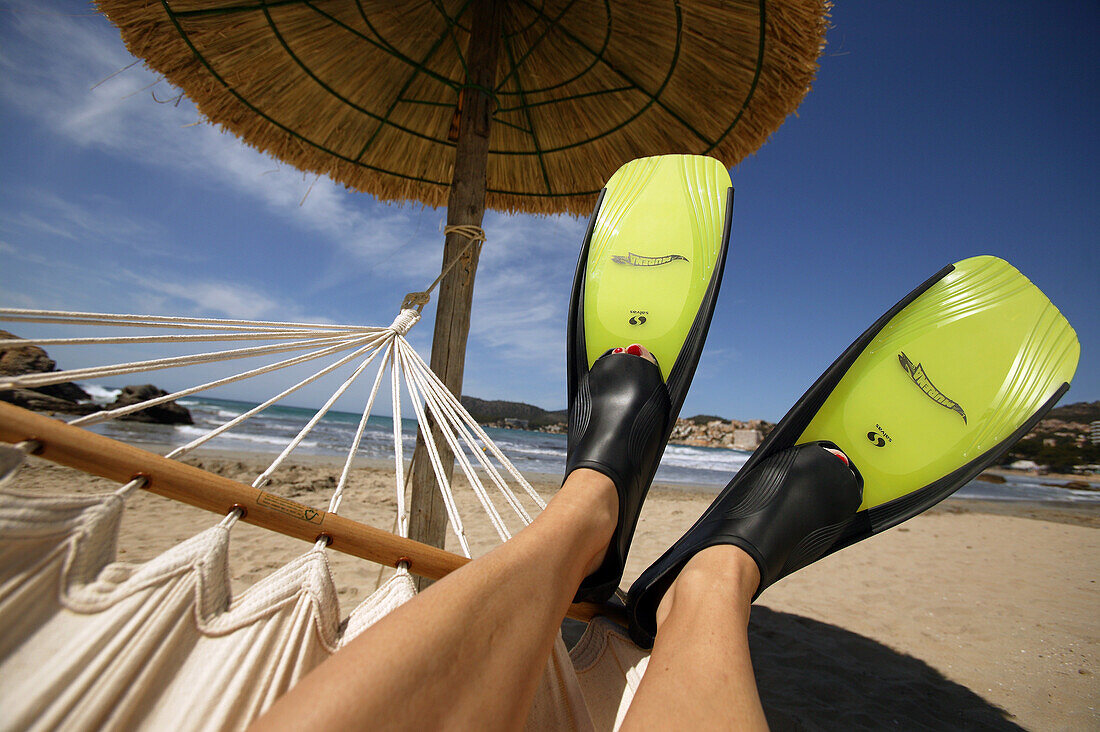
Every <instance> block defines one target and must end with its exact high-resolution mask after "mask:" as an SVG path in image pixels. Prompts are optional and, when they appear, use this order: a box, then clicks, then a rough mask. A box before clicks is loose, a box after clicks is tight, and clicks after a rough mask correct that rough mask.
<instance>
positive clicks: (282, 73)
mask: <svg viewBox="0 0 1100 732" xmlns="http://www.w3.org/2000/svg"><path fill="white" fill-rule="evenodd" d="M97 2H98V5H99V8H100V9H101V10H102V12H104V13H105V14H106V15H107V16H108V17H109V18H110V19H111V21H112V22H114V23H115V24H116V25H117V26H118V27H119V28H120V29H121V31H122V37H123V40H124V41H125V43H126V46H127V47H128V48H129V49H130V51H131V52H132V53H133V54H134V55H136V56H138V57H140V58H143V59H145V60H146V62H147V63H148V65H149V66H150V67H152V68H153V69H154V70H156V71H157V72H159V73H161V74H163V75H164V76H165V77H166V78H167V79H168V80H169V81H170V82H171V83H173V84H175V85H176V86H178V87H180V88H181V89H182V90H183V91H184V92H185V93H186V94H187V96H188V97H190V98H191V99H192V100H194V101H195V102H196V103H197V105H198V107H199V110H200V111H201V112H202V114H204V115H205V116H206V117H207V118H209V119H210V120H211V121H213V122H214V123H216V124H219V125H221V126H223V127H224V128H225V129H228V130H230V131H231V132H233V133H234V134H236V135H238V136H239V137H241V138H242V139H243V140H245V141H246V142H247V143H248V144H250V145H252V146H253V147H256V148H258V149H259V150H262V151H264V152H267V153H270V154H271V155H274V156H275V157H277V158H279V159H281V160H283V161H286V162H287V163H290V164H292V165H294V166H296V167H298V168H301V169H302V170H306V171H311V172H316V173H321V174H325V175H328V176H331V177H332V178H334V179H335V180H337V181H340V182H341V183H344V184H345V185H347V186H348V187H350V188H353V189H357V190H361V191H365V192H367V193H370V194H372V195H374V196H377V197H378V198H380V199H383V200H414V201H421V202H424V203H426V204H428V205H431V206H438V205H442V204H444V203H445V202H446V200H447V192H448V188H449V186H450V183H451V170H452V165H453V161H454V150H455V144H454V142H452V141H451V140H449V139H448V135H449V132H450V131H451V129H452V124H453V123H454V121H455V110H456V104H457V103H458V102H459V99H460V92H461V89H462V86H463V83H464V81H465V72H464V61H465V58H466V51H467V49H466V45H467V39H468V37H469V33H468V28H469V17H468V16H469V15H470V13H469V6H470V3H469V2H468V0H419V1H411V0H410V1H408V2H394V1H393V0H376V1H372V0H164V1H163V2H162V1H161V0H155V1H154V0H97ZM827 6H828V4H827V3H826V2H823V1H822V0H773V1H770V2H766V1H765V0H741V1H738V2H731V1H728V0H727V1H723V0H680V2H676V1H675V0H630V1H626V0H624V1H620V2H615V1H614V0H612V1H611V2H603V1H602V0H538V1H537V2H535V1H531V0H529V1H521V0H510V1H508V2H506V4H505V7H504V19H503V32H502V34H501V43H502V45H501V50H500V56H499V62H498V63H499V66H498V73H497V85H496V89H495V90H494V98H495V102H496V106H495V111H494V115H493V127H492V136H491V140H490V154H489V160H488V195H487V200H486V203H487V205H488V206H489V207H490V208H495V209H500V210H507V211H524V212H533V213H552V212H559V211H568V212H572V213H587V212H588V211H589V210H590V209H591V207H592V205H593V203H594V201H595V194H596V193H597V192H598V191H599V189H600V187H601V186H602V185H603V183H604V181H605V180H606V179H607V177H608V176H609V175H610V174H611V173H612V172H613V171H614V170H615V169H616V168H617V167H618V166H620V165H621V164H623V163H624V162H626V161H628V160H630V159H632V158H635V157H639V156H642V155H655V154H662V153H673V152H678V153H703V154H709V155H713V156H715V157H717V158H719V159H721V160H722V161H723V162H725V163H726V165H728V166H732V165H734V164H735V163H737V162H738V161H739V160H741V159H742V158H743V157H745V156H746V155H748V154H749V153H751V152H754V151H755V150H756V149H757V148H759V147H760V146H761V145H762V144H763V143H764V142H765V140H766V139H767V138H768V135H770V134H771V133H772V132H773V131H774V130H775V129H776V128H777V127H778V126H779V125H780V124H781V123H782V122H783V120H784V119H785V118H786V116H787V115H788V114H790V113H791V112H793V111H794V110H795V108H796V107H797V106H798V104H799V103H800V102H801V100H802V97H803V96H804V95H805V94H806V92H807V91H808V90H809V86H810V82H811V80H812V78H813V75H814V72H815V71H816V69H817V57H818V54H819V53H820V50H821V47H822V45H823V43H824V32H825V28H826V24H827V10H828V7H827Z"/></svg>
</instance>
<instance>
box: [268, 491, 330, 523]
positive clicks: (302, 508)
mask: <svg viewBox="0 0 1100 732" xmlns="http://www.w3.org/2000/svg"><path fill="white" fill-rule="evenodd" d="M256 503H258V504H260V505H261V506H264V507H265V508H271V509H274V510H276V511H278V512H279V513H285V514H286V515H287V516H291V517H293V518H296V519H299V520H301V521H308V522H310V523H311V524H320V523H321V520H322V518H323V517H324V512H323V511H318V510H317V509H315V508H310V507H309V506H306V505H303V504H301V503H298V502H297V501H292V500H290V499H289V498H283V497H282V496H277V495H275V494H274V493H268V492H267V491H260V495H259V496H258V497H257V498H256Z"/></svg>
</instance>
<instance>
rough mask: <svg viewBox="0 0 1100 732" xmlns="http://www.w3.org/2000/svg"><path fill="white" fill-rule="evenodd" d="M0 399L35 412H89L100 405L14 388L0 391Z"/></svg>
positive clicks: (94, 410) (95, 409) (95, 410)
mask: <svg viewBox="0 0 1100 732" xmlns="http://www.w3.org/2000/svg"><path fill="white" fill-rule="evenodd" d="M0 401H4V402H8V403H9V404H14V405H15V406H17V407H23V409H30V410H33V411H35V412H49V413H51V414H53V413H55V412H61V413H62V414H91V413H92V412H98V411H99V410H100V406H99V405H98V404H94V403H92V402H79V403H78V402H71V401H69V400H68V399H59V398H58V397H55V396H50V395H49V394H43V393H42V392H38V391H32V390H30V389H14V390H11V391H0Z"/></svg>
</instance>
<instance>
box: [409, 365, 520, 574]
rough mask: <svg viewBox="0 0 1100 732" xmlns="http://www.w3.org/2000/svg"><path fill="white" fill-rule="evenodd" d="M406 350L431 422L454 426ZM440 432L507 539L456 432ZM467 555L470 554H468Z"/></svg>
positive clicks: (500, 531)
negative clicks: (441, 410)
mask: <svg viewBox="0 0 1100 732" xmlns="http://www.w3.org/2000/svg"><path fill="white" fill-rule="evenodd" d="M410 350H411V349H410ZM404 351H405V348H404V347H400V352H401V358H402V367H403V369H404V370H405V373H406V380H408V379H410V378H411V379H412V380H413V381H416V382H417V384H416V386H417V391H419V392H420V393H421V394H422V395H423V397H424V401H425V404H426V406H427V409H428V412H429V413H430V414H431V416H432V418H433V419H432V422H431V424H443V425H446V426H447V427H451V428H453V427H454V425H453V424H451V423H450V422H449V421H448V420H447V419H446V415H445V414H441V413H440V411H439V408H438V398H437V396H436V395H435V394H433V393H432V389H431V385H430V384H428V383H425V381H423V380H420V379H418V377H419V376H420V374H417V372H416V371H415V370H413V369H410V368H409V362H408V360H406V354H405V353H404ZM410 390H411V388H410ZM440 434H442V435H443V438H444V439H445V440H446V441H447V446H448V447H449V448H450V449H451V454H453V455H454V457H455V460H457V461H458V463H459V465H460V466H461V468H462V472H463V474H464V475H465V476H466V479H467V480H468V481H469V482H470V487H471V488H473V490H474V494H475V495H476V496H477V499H478V501H479V502H480V503H481V507H482V508H483V509H484V510H485V513H486V514H488V516H489V520H490V521H492V524H493V528H494V529H496V532H497V535H498V536H499V537H500V538H501V541H507V540H508V539H510V538H511V534H510V533H509V532H508V528H507V527H506V526H505V525H504V519H503V518H502V517H501V515H500V512H499V511H498V510H497V507H496V506H495V505H493V502H492V500H490V499H489V495H488V493H487V492H486V490H485V486H484V485H482V483H481V481H480V480H479V479H478V476H477V475H476V474H475V473H474V469H473V466H471V465H470V461H469V460H468V459H467V458H466V454H465V451H464V450H463V449H462V446H461V445H460V444H459V443H458V440H457V439H456V438H455V434H454V432H453V431H451V430H449V429H446V428H443V429H441V430H440ZM425 442H429V443H430V441H427V440H426V441H425ZM433 447H434V444H433ZM470 447H471V449H472V450H474V451H475V452H479V451H478V449H477V445H473V444H471V445H470ZM441 483H442V481H441ZM456 513H457V511H456ZM467 556H469V555H468V554H467Z"/></svg>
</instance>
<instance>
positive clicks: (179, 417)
mask: <svg viewBox="0 0 1100 732" xmlns="http://www.w3.org/2000/svg"><path fill="white" fill-rule="evenodd" d="M167 393H168V392H166V391H164V390H163V389H159V388H157V387H155V386H153V385H152V384H142V385H140V386H126V387H123V389H122V393H121V394H119V395H118V397H117V398H116V399H115V401H114V402H113V403H112V404H111V406H109V407H108V409H118V408H119V407H128V406H130V405H131V404H137V403H138V402H144V401H146V400H148V399H156V398H157V397H162V396H164V395H165V394H167ZM118 419H125V420H129V421H131V422H153V423H156V424H194V420H192V419H191V412H189V411H188V410H187V407H183V406H180V405H179V404H176V403H175V402H164V403H163V404H157V405H155V406H152V407H148V408H146V409H142V410H140V411H137V412H132V413H130V414H126V415H123V416H121V417H118Z"/></svg>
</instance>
